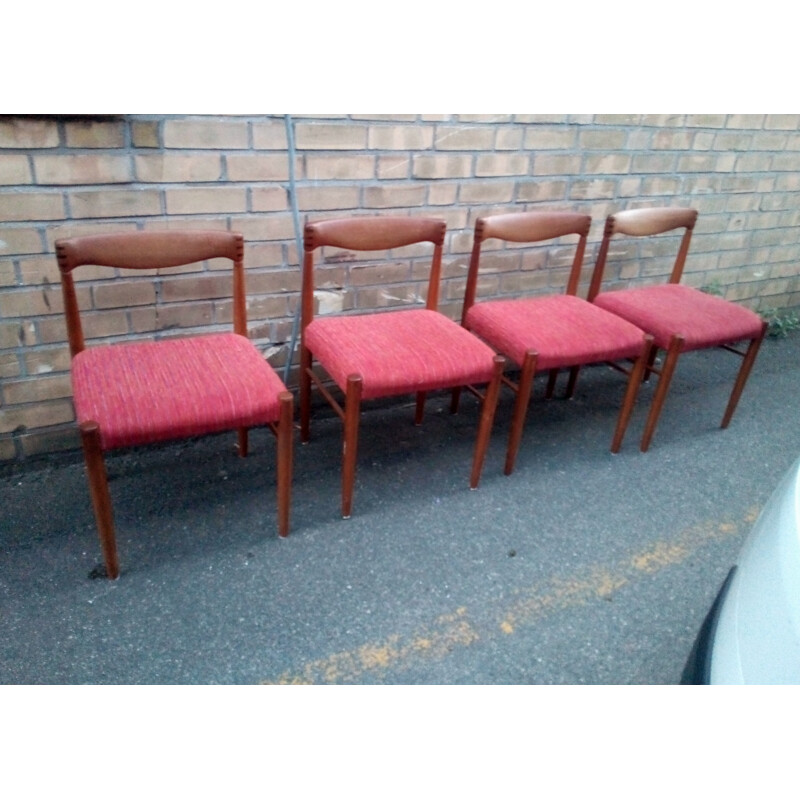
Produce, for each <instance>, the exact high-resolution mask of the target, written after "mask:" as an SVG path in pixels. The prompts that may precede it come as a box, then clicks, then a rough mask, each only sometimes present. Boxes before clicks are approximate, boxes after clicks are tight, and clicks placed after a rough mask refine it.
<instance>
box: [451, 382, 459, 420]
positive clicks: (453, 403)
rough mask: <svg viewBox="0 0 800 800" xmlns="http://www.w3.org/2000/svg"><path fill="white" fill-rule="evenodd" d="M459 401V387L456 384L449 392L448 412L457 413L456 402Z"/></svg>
mask: <svg viewBox="0 0 800 800" xmlns="http://www.w3.org/2000/svg"><path fill="white" fill-rule="evenodd" d="M460 401H461V387H460V386H456V388H455V389H453V391H452V392H451V394H450V413H451V414H458V404H459V402H460Z"/></svg>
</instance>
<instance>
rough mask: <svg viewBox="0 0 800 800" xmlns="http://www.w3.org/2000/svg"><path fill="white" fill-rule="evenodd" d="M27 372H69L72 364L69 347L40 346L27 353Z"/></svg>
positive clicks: (48, 373)
mask: <svg viewBox="0 0 800 800" xmlns="http://www.w3.org/2000/svg"><path fill="white" fill-rule="evenodd" d="M24 360H25V372H26V374H28V375H50V374H52V373H54V372H67V371H68V370H69V366H70V354H69V348H68V347H40V348H37V349H36V350H29V351H28V352H27V353H26V354H25V359H24Z"/></svg>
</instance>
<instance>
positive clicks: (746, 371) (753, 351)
mask: <svg viewBox="0 0 800 800" xmlns="http://www.w3.org/2000/svg"><path fill="white" fill-rule="evenodd" d="M767 327H768V326H767V323H766V322H765V323H764V325H763V327H762V328H761V335H760V336H758V337H756V338H755V339H751V341H750V345H749V346H748V348H747V352H746V353H745V354H744V360H743V361H742V366H741V367H739V374H738V375H737V376H736V383H734V385H733V391H731V396H730V398H729V400H728V407H727V408H726V409H725V416H723V417H722V425H720V427H721V428H727V427H728V423H729V422H730V421H731V417H733V412H734V411H736V406H737V405H738V404H739V398H740V397H741V396H742V391H743V390H744V386H745V384H746V383H747V379H748V378H749V377H750V370H751V369H752V368H753V364H754V363H755V360H756V356H757V355H758V351H759V348H760V347H761V342H763V341H764V336H765V335H766V333H767Z"/></svg>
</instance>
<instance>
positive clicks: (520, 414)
mask: <svg viewBox="0 0 800 800" xmlns="http://www.w3.org/2000/svg"><path fill="white" fill-rule="evenodd" d="M537 357H538V354H537V353H536V351H535V350H528V352H527V353H525V359H524V361H523V362H522V373H521V374H520V376H519V385H518V386H517V398H516V400H515V402H514V412H513V415H512V417H511V431H510V433H509V436H508V449H507V450H506V464H505V468H504V470H503V471H504V473H505V474H506V475H510V474H511V473H512V472H513V471H514V464H515V463H516V461H517V453H518V452H519V445H520V442H521V441H522V430H523V428H524V427H525V417H526V416H527V414H528V405H529V404H530V399H531V389H532V388H533V379H534V377H535V375H536V359H537Z"/></svg>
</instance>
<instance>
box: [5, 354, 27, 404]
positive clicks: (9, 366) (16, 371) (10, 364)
mask: <svg viewBox="0 0 800 800" xmlns="http://www.w3.org/2000/svg"><path fill="white" fill-rule="evenodd" d="M21 374H22V370H21V369H20V364H19V357H18V356H17V354H16V353H7V352H6V353H0V378H2V379H3V380H6V379H7V378H18V377H19V376H20V375H21ZM2 386H3V385H2V384H0V393H2ZM4 402H7V403H10V402H11V401H10V400H5V401H4Z"/></svg>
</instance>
